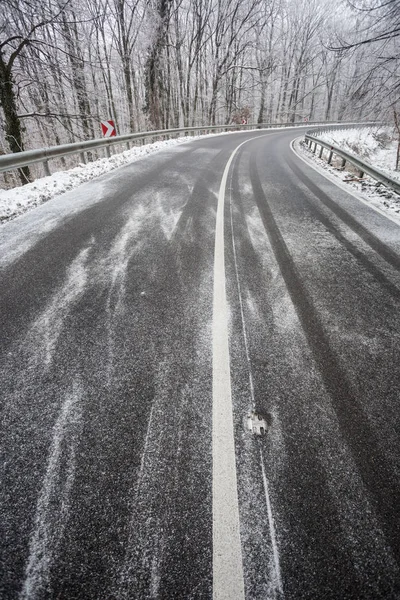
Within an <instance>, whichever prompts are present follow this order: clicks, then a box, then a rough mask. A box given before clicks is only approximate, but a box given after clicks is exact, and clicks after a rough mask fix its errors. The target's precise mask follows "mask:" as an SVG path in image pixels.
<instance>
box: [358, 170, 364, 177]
mask: <svg viewBox="0 0 400 600" xmlns="http://www.w3.org/2000/svg"><path fill="white" fill-rule="evenodd" d="M359 177H360V179H362V178H363V177H364V171H361V169H360V175H359Z"/></svg>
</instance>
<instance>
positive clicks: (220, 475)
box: [212, 140, 250, 600]
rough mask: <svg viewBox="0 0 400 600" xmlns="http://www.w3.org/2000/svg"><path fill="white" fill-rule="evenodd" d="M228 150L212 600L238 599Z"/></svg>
mask: <svg viewBox="0 0 400 600" xmlns="http://www.w3.org/2000/svg"><path fill="white" fill-rule="evenodd" d="M248 141H250V140H246V141H245V142H242V143H241V144H239V146H237V148H235V150H234V151H233V152H232V154H231V156H230V158H229V160H228V162H227V164H226V167H225V170H224V173H223V175H222V181H221V186H220V189H219V195H218V208H217V220H216V229H215V255H214V306H213V428H212V453H213V598H214V600H244V597H245V595H244V580H243V564H242V548H241V542H240V525H239V503H238V493H237V481H236V460H235V443H234V437H233V413H232V397H231V377H230V360H229V332H228V307H227V301H226V290H225V255H224V204H225V190H226V182H227V178H228V173H229V168H230V166H231V164H232V161H233V158H234V156H235V154H236V152H237V151H238V150H239V148H240V147H241V146H243V144H245V143H246V142H248Z"/></svg>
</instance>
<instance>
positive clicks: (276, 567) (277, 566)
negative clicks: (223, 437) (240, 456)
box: [260, 448, 283, 595]
mask: <svg viewBox="0 0 400 600" xmlns="http://www.w3.org/2000/svg"><path fill="white" fill-rule="evenodd" d="M260 461H261V470H262V476H263V483H264V492H265V500H266V503H267V513H268V523H269V530H270V534H271V544H272V554H273V557H274V576H275V581H273V582H272V583H273V585H274V587H275V589H277V590H278V591H279V593H280V594H281V595H283V585H282V576H281V567H280V563H279V549H278V543H277V541H276V533H275V523H274V517H273V515H272V508H271V500H270V497H269V491H268V480H267V475H266V473H265V467H264V456H263V453H262V449H261V448H260Z"/></svg>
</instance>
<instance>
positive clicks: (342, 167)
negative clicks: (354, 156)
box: [340, 158, 346, 169]
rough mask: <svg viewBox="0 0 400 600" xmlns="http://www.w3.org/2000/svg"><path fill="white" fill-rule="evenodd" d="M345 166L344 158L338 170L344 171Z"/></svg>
mask: <svg viewBox="0 0 400 600" xmlns="http://www.w3.org/2000/svg"><path fill="white" fill-rule="evenodd" d="M345 166H346V159H345V158H342V164H341V167H340V168H341V169H344V168H345Z"/></svg>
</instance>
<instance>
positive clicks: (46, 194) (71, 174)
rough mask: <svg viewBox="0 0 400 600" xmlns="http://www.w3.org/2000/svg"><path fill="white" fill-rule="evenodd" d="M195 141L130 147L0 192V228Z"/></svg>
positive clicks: (173, 141)
mask: <svg viewBox="0 0 400 600" xmlns="http://www.w3.org/2000/svg"><path fill="white" fill-rule="evenodd" d="M196 137H208V136H195V137H179V138H175V139H172V140H165V141H159V142H154V143H153V144H146V145H145V146H139V147H134V148H132V149H131V150H126V151H125V152H121V153H120V154H115V155H114V156H111V158H101V159H99V160H96V161H93V162H91V163H88V164H86V165H84V164H81V165H79V166H78V167H75V168H73V169H70V170H69V171H58V172H56V173H53V175H51V176H50V177H43V178H41V179H37V180H36V181H33V182H32V183H28V184H27V185H24V186H22V187H17V188H14V189H12V190H1V191H0V224H1V223H4V222H6V221H9V220H10V219H13V218H15V217H18V216H19V215H21V214H23V213H25V212H26V211H28V210H30V209H32V208H35V206H39V205H40V204H43V203H44V202H47V201H48V200H50V199H52V198H55V197H56V196H60V195H61V194H63V193H64V192H68V191H70V190H72V189H73V188H76V187H78V186H79V185H80V184H81V183H84V182H85V181H90V180H91V179H94V178H95V177H98V176H99V175H102V174H104V173H107V172H108V171H112V170H114V169H116V168H118V167H121V166H122V165H125V164H127V163H131V162H134V161H136V160H139V159H141V158H144V157H145V156H148V155H149V154H152V153H154V152H158V151H160V150H165V149H167V148H169V147H171V146H176V145H177V144H182V143H184V142H188V141H191V140H193V139H196Z"/></svg>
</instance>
